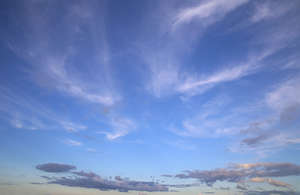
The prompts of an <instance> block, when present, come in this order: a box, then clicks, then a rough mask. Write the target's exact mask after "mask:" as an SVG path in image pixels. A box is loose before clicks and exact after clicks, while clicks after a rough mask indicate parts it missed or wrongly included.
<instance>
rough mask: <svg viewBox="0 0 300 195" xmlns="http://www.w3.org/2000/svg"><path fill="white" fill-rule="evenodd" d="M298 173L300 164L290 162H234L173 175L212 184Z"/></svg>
mask: <svg viewBox="0 0 300 195" xmlns="http://www.w3.org/2000/svg"><path fill="white" fill-rule="evenodd" d="M299 175H300V166H299V165H295V164H292V163H253V164H234V165H231V166H229V167H227V168H222V169H214V170H209V171H206V170H204V171H199V170H192V171H185V172H184V173H182V174H177V175H175V177H177V178H180V179H197V180H199V181H200V182H202V183H205V184H207V185H208V186H212V185H213V184H214V183H215V182H216V181H227V182H234V183H239V182H245V181H246V180H248V179H250V178H267V177H285V176H299ZM269 180H270V179H269ZM269 180H268V181H269ZM270 181H271V180H270ZM272 181H273V180H272ZM277 186H279V185H277Z"/></svg>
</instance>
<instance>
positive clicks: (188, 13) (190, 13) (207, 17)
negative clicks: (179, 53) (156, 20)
mask: <svg viewBox="0 0 300 195" xmlns="http://www.w3.org/2000/svg"><path fill="white" fill-rule="evenodd" d="M247 2H248V0H229V1H228V0H213V1H209V0H206V1H202V2H201V3H199V4H198V5H196V6H193V7H189V8H185V9H183V10H181V11H179V13H178V15H177V16H176V20H175V22H174V28H177V27H178V26H180V25H182V24H185V23H190V22H191V21H192V20H197V21H196V22H200V23H201V24H202V25H204V26H207V25H210V24H212V23H214V22H217V21H219V20H221V19H222V18H223V17H224V16H225V15H226V14H228V13H229V12H231V11H233V10H234V9H236V8H237V7H239V6H241V5H243V4H245V3H247Z"/></svg>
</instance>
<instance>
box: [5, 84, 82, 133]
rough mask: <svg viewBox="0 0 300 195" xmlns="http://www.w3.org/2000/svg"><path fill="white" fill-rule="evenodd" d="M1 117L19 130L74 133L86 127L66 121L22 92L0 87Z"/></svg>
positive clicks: (63, 117) (62, 116) (60, 115)
mask: <svg viewBox="0 0 300 195" xmlns="http://www.w3.org/2000/svg"><path fill="white" fill-rule="evenodd" d="M0 92H1V93H0V101H1V106H0V112H1V113H2V115H1V117H2V118H3V117H4V119H5V120H7V121H9V122H10V123H11V125H12V126H14V127H15V128H19V129H28V130H53V129H64V130H66V131H69V132H76V131H80V130H84V129H87V126H85V125H82V124H79V122H74V121H71V120H69V119H67V118H66V117H65V116H64V115H63V114H62V113H58V112H56V111H55V110H53V109H51V108H50V107H49V106H46V105H45V104H42V103H41V102H40V101H39V100H38V99H35V98H33V97H31V96H29V95H28V94H24V93H22V90H17V89H13V88H10V89H9V88H4V87H0Z"/></svg>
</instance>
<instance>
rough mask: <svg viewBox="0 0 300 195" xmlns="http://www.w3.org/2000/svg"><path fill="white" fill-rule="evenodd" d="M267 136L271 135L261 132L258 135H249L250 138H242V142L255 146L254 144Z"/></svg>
mask: <svg viewBox="0 0 300 195" xmlns="http://www.w3.org/2000/svg"><path fill="white" fill-rule="evenodd" d="M269 137H271V136H270V135H267V134H263V135H258V136H255V137H251V138H246V139H243V140H242V144H246V145H248V146H255V145H257V144H260V143H262V142H263V141H265V140H267V139H268V138H269Z"/></svg>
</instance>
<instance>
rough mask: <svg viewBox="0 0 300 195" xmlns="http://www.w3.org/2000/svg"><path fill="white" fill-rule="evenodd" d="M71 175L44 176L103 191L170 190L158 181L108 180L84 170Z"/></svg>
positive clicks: (62, 168) (54, 167) (60, 168)
mask: <svg viewBox="0 0 300 195" xmlns="http://www.w3.org/2000/svg"><path fill="white" fill-rule="evenodd" d="M36 168H37V169H39V170H42V171H46V172H53V173H59V172H68V171H70V170H72V169H76V167H75V166H71V165H63V164H56V163H47V164H42V165H38V166H36ZM69 173H70V174H71V175H70V176H64V177H55V176H53V177H48V176H42V178H44V179H46V180H47V182H46V184H59V185H63V186H71V187H82V188H94V189H99V190H102V191H106V190H117V191H120V192H128V191H147V192H158V191H168V187H167V186H166V185H162V184H159V183H158V182H148V181H133V180H129V179H127V178H126V179H123V178H121V177H120V176H116V177H115V179H114V180H108V179H104V178H102V177H100V176H99V175H97V174H95V173H93V172H84V171H78V172H76V171H74V172H69Z"/></svg>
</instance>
